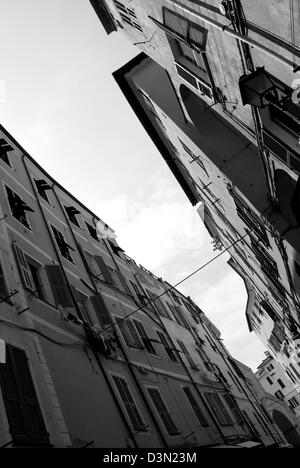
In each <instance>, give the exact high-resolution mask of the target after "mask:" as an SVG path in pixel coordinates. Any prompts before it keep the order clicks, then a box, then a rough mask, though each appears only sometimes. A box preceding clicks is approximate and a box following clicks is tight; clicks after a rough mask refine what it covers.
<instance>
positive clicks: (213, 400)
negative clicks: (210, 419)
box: [204, 392, 232, 426]
mask: <svg viewBox="0 0 300 468" xmlns="http://www.w3.org/2000/svg"><path fill="white" fill-rule="evenodd" d="M204 395H205V397H206V399H207V401H208V403H209V405H210V407H211V409H212V410H213V411H214V413H215V415H216V417H217V419H218V421H219V423H220V424H221V426H231V425H232V419H231V418H230V416H229V414H228V411H227V410H226V408H225V407H224V405H223V403H222V400H221V398H220V397H219V395H217V394H216V393H207V392H205V394H204Z"/></svg>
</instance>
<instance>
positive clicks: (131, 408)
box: [113, 376, 145, 431]
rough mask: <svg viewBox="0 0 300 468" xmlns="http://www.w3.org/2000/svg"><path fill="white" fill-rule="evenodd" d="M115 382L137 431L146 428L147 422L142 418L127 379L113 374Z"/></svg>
mask: <svg viewBox="0 0 300 468" xmlns="http://www.w3.org/2000/svg"><path fill="white" fill-rule="evenodd" d="M113 379H114V381H115V384H116V386H117V389H118V392H119V394H120V397H121V399H122V401H123V404H124V406H125V409H126V412H127V414H128V417H129V419H130V421H131V424H132V426H133V428H134V430H135V431H139V430H141V429H144V428H145V424H144V422H143V420H142V417H141V415H140V413H139V410H138V409H137V407H136V405H135V402H134V399H133V397H132V395H131V393H130V390H129V387H128V385H127V382H126V380H125V379H122V378H121V377H117V376H113Z"/></svg>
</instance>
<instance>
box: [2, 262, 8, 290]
mask: <svg viewBox="0 0 300 468" xmlns="http://www.w3.org/2000/svg"><path fill="white" fill-rule="evenodd" d="M7 296H8V291H7V286H6V281H5V277H4V273H3V269H2V265H1V263H0V298H1V297H2V298H4V297H7Z"/></svg>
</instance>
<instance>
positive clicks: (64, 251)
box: [51, 226, 75, 263]
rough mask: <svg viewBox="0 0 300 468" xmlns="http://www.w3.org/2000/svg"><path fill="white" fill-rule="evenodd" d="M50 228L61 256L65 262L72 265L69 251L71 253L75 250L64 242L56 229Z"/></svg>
mask: <svg viewBox="0 0 300 468" xmlns="http://www.w3.org/2000/svg"><path fill="white" fill-rule="evenodd" d="M51 228H52V231H53V234H54V237H55V240H56V243H57V245H58V248H59V250H60V253H61V255H62V256H63V257H64V258H66V259H67V260H69V262H72V263H74V260H73V258H72V255H71V252H70V251H71V250H72V251H73V252H75V250H74V249H73V247H71V246H70V245H69V244H68V243H67V242H66V241H65V238H64V236H63V234H62V233H61V232H60V231H59V230H58V229H56V228H55V227H54V226H51Z"/></svg>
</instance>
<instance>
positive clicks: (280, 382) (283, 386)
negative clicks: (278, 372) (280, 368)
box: [277, 379, 285, 388]
mask: <svg viewBox="0 0 300 468" xmlns="http://www.w3.org/2000/svg"><path fill="white" fill-rule="evenodd" d="M277 382H278V383H279V385H280V387H281V388H285V385H284V383H283V382H282V380H281V379H278V380H277Z"/></svg>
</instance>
